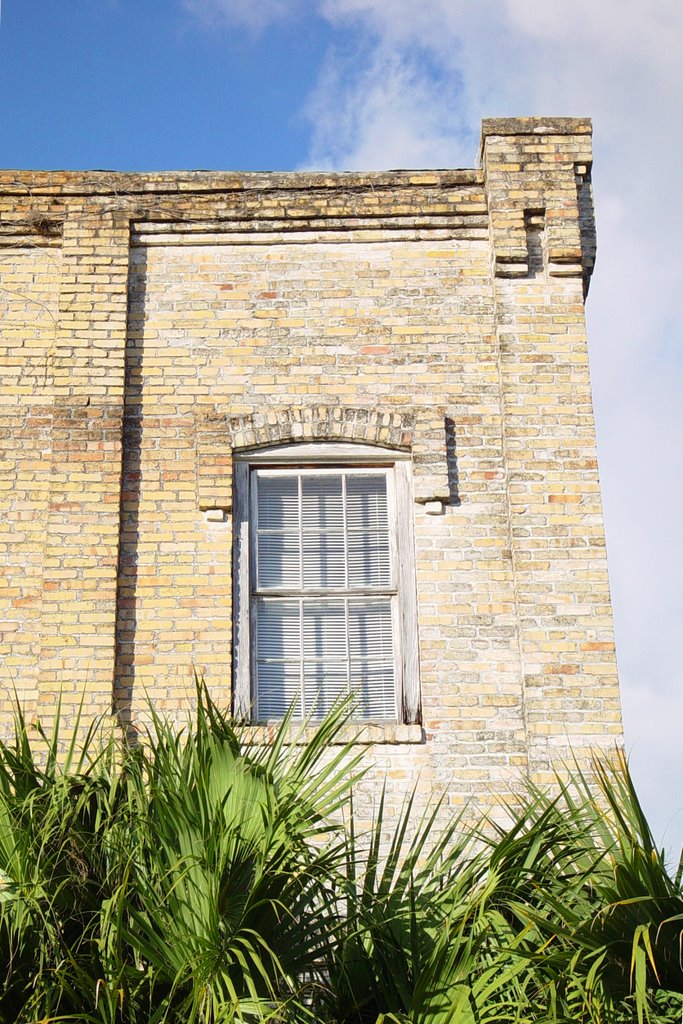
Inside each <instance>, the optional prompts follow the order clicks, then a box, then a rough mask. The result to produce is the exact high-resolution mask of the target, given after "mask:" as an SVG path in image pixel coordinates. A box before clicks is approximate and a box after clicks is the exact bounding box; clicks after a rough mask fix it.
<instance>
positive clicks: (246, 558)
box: [233, 442, 421, 724]
mask: <svg viewBox="0 0 683 1024" xmlns="http://www.w3.org/2000/svg"><path fill="white" fill-rule="evenodd" d="M270 468H273V469H275V468H281V469H283V468H284V469H291V470H292V471H293V472H297V473H299V472H310V473H312V474H316V473H317V474H320V473H321V472H328V471H329V472H334V471H335V470H336V471H339V470H344V469H346V470H348V471H349V472H352V471H354V470H355V471H357V472H361V471H362V470H363V469H380V470H384V472H385V473H386V475H387V484H388V492H389V495H390V503H389V509H390V513H389V515H390V522H389V527H390V544H391V548H392V569H393V573H392V586H391V588H389V589H390V590H391V592H392V595H393V596H394V598H395V599H394V601H393V605H394V613H393V614H394V619H393V622H394V627H393V631H394V675H395V683H396V706H397V709H398V715H397V718H398V723H399V724H412V723H418V722H419V721H420V718H421V708H420V684H419V657H418V636H417V593H416V577H415V542H414V535H413V513H412V509H413V490H412V471H411V461H410V456H409V454H407V453H404V452H399V451H394V450H392V449H387V448H381V447H379V446H375V445H365V444H345V443H341V442H320V443H310V444H306V443H300V444H287V445H279V446H273V447H269V448H261V449H257V450H253V451H245V452H240V453H238V454H236V456H235V460H234V478H233V488H234V501H233V705H234V712H235V715H236V717H237V718H238V719H239V720H241V721H245V722H254V721H255V718H254V694H253V679H254V675H255V672H254V665H255V614H254V605H255V601H253V600H252V597H253V596H254V595H255V590H256V588H255V558H254V547H255V537H254V528H253V523H254V516H253V512H252V497H251V492H252V487H251V477H252V474H253V471H254V470H256V469H270ZM392 517H393V518H392ZM370 593H373V594H375V595H376V594H377V591H376V590H368V594H370ZM302 596H303V592H302ZM320 596H321V599H323V597H324V596H335V595H333V594H329V595H323V594H322V593H321V595H320ZM340 596H342V595H340ZM358 596H361V595H360V594H358ZM364 720H365V721H372V719H369V720H368V719H364ZM384 724H386V723H384Z"/></svg>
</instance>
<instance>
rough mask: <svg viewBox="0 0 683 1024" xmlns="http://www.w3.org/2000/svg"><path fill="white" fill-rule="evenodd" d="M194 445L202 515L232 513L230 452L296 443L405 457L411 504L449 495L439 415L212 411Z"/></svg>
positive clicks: (335, 409)
mask: <svg viewBox="0 0 683 1024" xmlns="http://www.w3.org/2000/svg"><path fill="white" fill-rule="evenodd" d="M196 439H197V455H196V459H197V461H196V465H197V503H198V506H199V508H200V509H201V510H203V511H206V510H209V509H222V510H223V511H225V512H229V511H230V510H231V509H232V463H233V453H234V452H238V451H243V450H245V449H249V448H263V447H266V446H268V445H277V444H291V443H296V442H297V441H301V442H304V441H309V442H310V441H345V442H347V443H348V442H357V443H361V444H374V445H380V446H381V447H384V448H387V449H394V450H398V451H404V452H405V451H409V452H411V454H412V456H413V465H414V492H415V500H416V501H418V502H423V503H424V502H427V501H432V500H435V499H438V500H447V499H448V495H449V483H448V463H447V451H446V437H445V432H444V414H443V411H438V410H419V411H417V412H416V411H411V412H405V411H401V412H394V411H386V410H376V409H364V408H355V407H351V408H349V407H344V406H327V405H324V406H309V407H306V408H289V407H286V408H273V409H269V410H268V411H266V412H254V413H249V414H247V415H244V416H229V415H226V414H225V413H222V412H221V411H220V409H218V408H212V409H210V410H208V411H207V412H205V413H204V414H203V415H202V416H201V418H200V419H199V420H198V421H197V428H196Z"/></svg>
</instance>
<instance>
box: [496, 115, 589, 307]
mask: <svg viewBox="0 0 683 1024" xmlns="http://www.w3.org/2000/svg"><path fill="white" fill-rule="evenodd" d="M481 157H482V165H483V169H484V178H485V188H486V197H487V204H488V208H489V218H490V232H491V243H492V248H493V267H494V273H495V274H496V276H497V277H527V276H529V275H530V274H531V273H532V267H531V263H532V259H533V257H532V253H531V252H530V251H529V238H528V234H527V226H528V223H529V219H530V218H532V219H533V218H534V217H536V218H538V217H540V218H542V219H543V221H544V224H545V242H544V245H543V250H544V252H543V257H544V264H545V269H546V271H547V273H548V274H549V275H550V276H551V277H583V278H584V280H585V281H586V288H587V286H588V279H589V278H590V274H591V272H592V269H593V262H594V257H595V225H594V223H593V218H592V195H591V189H590V167H591V162H592V150H591V122H590V121H589V120H587V119H582V118H512V119H504V118H494V119H486V120H484V121H483V122H482V147H481Z"/></svg>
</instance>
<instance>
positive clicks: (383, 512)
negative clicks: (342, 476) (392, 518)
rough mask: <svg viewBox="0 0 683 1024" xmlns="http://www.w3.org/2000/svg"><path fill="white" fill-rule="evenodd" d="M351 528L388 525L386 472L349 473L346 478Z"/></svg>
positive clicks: (348, 517) (349, 526)
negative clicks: (370, 473) (371, 473)
mask: <svg viewBox="0 0 683 1024" xmlns="http://www.w3.org/2000/svg"><path fill="white" fill-rule="evenodd" d="M346 503H347V508H346V516H347V522H348V528H349V530H351V531H353V530H359V529H368V528H372V529H375V530H377V529H381V530H385V529H386V528H387V525H388V510H387V480H386V476H384V474H381V475H380V474H377V473H375V474H373V475H368V476H364V475H362V474H356V473H353V474H349V476H348V477H347V479H346Z"/></svg>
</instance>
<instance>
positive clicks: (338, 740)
mask: <svg viewBox="0 0 683 1024" xmlns="http://www.w3.org/2000/svg"><path fill="white" fill-rule="evenodd" d="M280 728H281V726H280V725H279V724H278V723H273V724H264V725H245V726H243V727H242V728H241V729H239V730H238V734H239V737H240V739H241V740H242V742H243V743H245V745H246V746H251V747H261V746H266V745H270V744H272V743H273V742H274V740H275V738H276V736H277V734H278V732H279V731H280ZM317 731H318V726H315V725H295V724H293V725H291V726H290V727H289V729H288V734H287V738H286V739H285V743H286V744H287V745H288V746H303V745H304V744H306V743H310V741H311V740H312V739H313V737H314V736H315V734H316V732H317ZM425 742H426V739H425V733H424V730H423V728H422V726H421V725H397V724H396V723H395V722H388V723H384V724H377V723H368V724H367V725H364V724H363V723H362V722H350V723H349V724H348V725H345V726H344V728H343V729H341V730H340V732H339V733H338V734H337V736H336V737H335V739H334V740H333V741H332V743H333V745H336V746H342V745H345V744H347V743H357V744H360V745H361V746H397V745H399V744H404V743H413V744H415V743H425Z"/></svg>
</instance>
